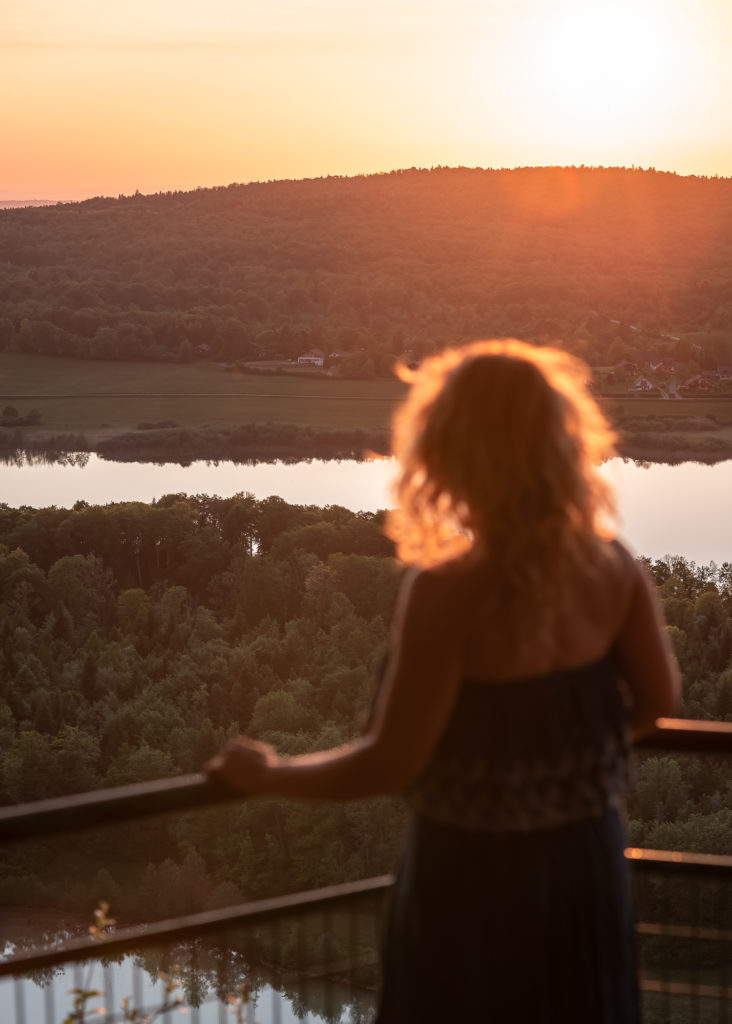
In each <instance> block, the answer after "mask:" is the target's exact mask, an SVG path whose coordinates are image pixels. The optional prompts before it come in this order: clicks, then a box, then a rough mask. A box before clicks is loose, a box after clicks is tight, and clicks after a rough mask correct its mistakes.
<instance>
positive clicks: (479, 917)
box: [377, 659, 640, 1024]
mask: <svg viewBox="0 0 732 1024" xmlns="http://www.w3.org/2000/svg"><path fill="white" fill-rule="evenodd" d="M627 765H628V747H627V728H626V710H625V706H624V701H623V697H622V694H621V691H620V688H619V685H618V678H617V674H616V672H615V669H614V667H613V665H612V662H611V661H610V659H603V660H602V661H599V662H597V663H594V664H592V665H589V666H586V667H583V668H579V669H573V670H570V671H562V672H556V673H552V674H550V675H546V676H542V677H538V678H531V679H523V680H520V681H511V682H505V683H493V682H491V683H486V682H477V681H476V682H471V681H466V682H465V683H464V684H463V686H462V689H461V692H460V695H459V697H458V701H457V704H456V707H455V710H454V712H453V715H452V717H451V719H450V722H449V723H448V726H447V728H446V731H445V733H444V735H443V737H442V739H441V741H440V743H439V744H438V748H437V750H436V752H435V754H434V756H433V758H432V760H431V762H430V764H429V765H428V767H427V769H426V771H425V773H424V774H423V776H422V778H421V779H420V780H419V782H418V783H417V784H416V785H415V787H414V788H413V790H412V792H411V793H410V794H409V795H408V796H409V799H410V802H411V804H412V806H413V810H414V816H413V821H412V825H411V830H410V833H409V836H408V840H407V845H406V848H405V851H404V854H403V857H402V862H401V866H400V868H399V872H398V876H397V883H396V886H395V889H394V893H393V897H392V903H391V908H390V914H389V918H388V923H387V931H386V940H385V949H384V956H383V979H382V995H381V1003H380V1008H379V1013H378V1017H377V1022H378V1024H396V1022H399V1024H411V1022H414V1024H417V1022H419V1024H431V1022H438V1021H439V1022H459V1024H463V1022H473V1021H475V1022H483V1021H485V1022H493V1021H495V1022H502V1024H503V1022H505V1024H509V1022H510V1024H637V1022H638V1021H639V1019H640V1016H639V1009H638V992H637V979H636V962H635V952H634V935H633V915H632V907H631V898H630V887H629V879H628V872H627V868H626V863H625V859H624V856H623V849H624V845H625V841H624V832H623V826H622V820H621V812H622V801H623V795H624V792H625V788H626V783H627Z"/></svg>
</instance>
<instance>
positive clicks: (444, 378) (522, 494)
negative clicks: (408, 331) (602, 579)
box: [386, 339, 615, 601]
mask: <svg viewBox="0 0 732 1024" xmlns="http://www.w3.org/2000/svg"><path fill="white" fill-rule="evenodd" d="M398 372H399V376H400V377H402V379H404V380H407V381H409V382H411V385H412V387H411V389H410V391H409V394H408V396H407V398H406V399H405V401H404V402H403V403H402V405H401V406H400V407H399V409H398V410H397V412H396V414H395V416H394V421H393V431H392V445H393V454H394V456H395V457H396V459H397V461H398V463H399V465H400V471H399V475H398V477H397V480H396V483H395V497H396V499H397V504H398V507H397V508H396V509H395V510H394V511H393V512H391V513H389V515H388V517H387V525H386V532H387V534H388V536H389V537H391V538H392V540H394V541H395V542H396V545H397V553H398V555H399V557H400V558H401V559H402V560H403V561H405V562H406V563H408V564H411V565H419V566H422V567H429V566H434V565H437V564H440V563H442V562H446V561H450V560H453V559H455V558H457V557H459V556H461V555H464V554H467V553H469V552H470V553H473V554H475V555H477V556H479V557H480V559H481V560H483V561H486V562H487V564H490V567H491V571H496V570H497V571H498V574H499V578H500V579H501V582H502V585H503V586H504V588H506V587H507V588H508V593H509V595H510V593H511V592H513V593H514V596H515V597H516V599H517V600H518V599H521V600H524V601H525V600H526V599H527V596H529V595H532V594H533V596H534V597H535V598H536V600H537V601H539V600H541V599H542V596H544V597H547V596H548V593H544V594H542V592H543V591H547V592H548V590H550V589H551V587H550V586H549V583H550V580H551V578H552V577H555V576H556V574H557V572H560V573H561V567H562V565H565V564H566V565H568V564H569V563H577V562H583V563H587V561H588V559H589V561H590V563H592V562H593V561H597V553H598V552H599V551H600V549H601V547H605V545H602V546H601V545H600V544H599V541H600V539H601V538H606V537H608V536H610V535H611V531H610V529H609V525H610V523H611V522H612V520H613V517H614V513H615V506H614V497H613V493H612V491H611V489H610V487H609V486H608V485H607V483H606V482H605V480H604V479H603V478H602V476H601V475H600V474H599V472H598V464H599V463H600V462H601V461H602V460H603V459H606V458H609V457H610V456H612V455H613V454H614V447H613V444H614V440H615V436H614V433H613V431H612V430H611V428H610V426H609V425H608V422H607V420H606V419H605V416H604V415H603V413H602V412H601V410H600V409H599V407H598V405H597V403H596V402H595V400H594V399H593V398H592V397H591V395H590V394H589V392H588V388H587V381H588V379H589V375H590V374H589V370H588V368H587V367H586V366H585V365H584V364H583V363H582V362H580V361H579V360H578V359H575V358H574V357H572V356H570V355H568V354H567V353H565V352H562V351H560V350H559V349H555V348H540V347H535V346H533V345H528V344H526V343H524V342H521V341H516V340H513V339H508V340H501V341H476V342H473V343H472V344H469V345H464V346H462V347H460V348H451V349H450V348H449V349H446V350H445V351H444V352H442V353H441V354H439V355H436V356H432V357H430V358H428V359H425V360H424V362H423V363H422V364H421V366H420V367H419V369H417V370H416V371H409V370H407V369H406V368H404V367H401V368H400V369H399V371H398Z"/></svg>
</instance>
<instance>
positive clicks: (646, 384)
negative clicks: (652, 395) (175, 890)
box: [628, 377, 654, 391]
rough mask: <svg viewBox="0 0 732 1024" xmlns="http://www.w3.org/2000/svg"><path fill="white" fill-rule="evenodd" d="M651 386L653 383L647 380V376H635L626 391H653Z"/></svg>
mask: <svg viewBox="0 0 732 1024" xmlns="http://www.w3.org/2000/svg"><path fill="white" fill-rule="evenodd" d="M653 387H654V385H653V384H652V383H651V382H650V381H649V379H648V377H637V378H636V380H635V381H634V382H633V383H632V384H631V386H630V387H629V388H628V391H653Z"/></svg>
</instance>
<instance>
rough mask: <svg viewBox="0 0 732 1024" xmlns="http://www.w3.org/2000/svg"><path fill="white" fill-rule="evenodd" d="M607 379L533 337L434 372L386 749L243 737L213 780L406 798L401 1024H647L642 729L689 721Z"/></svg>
mask: <svg viewBox="0 0 732 1024" xmlns="http://www.w3.org/2000/svg"><path fill="white" fill-rule="evenodd" d="M585 373H586V371H585V370H584V368H583V367H582V366H581V364H579V363H578V362H577V361H576V360H574V359H572V358H571V357H569V356H567V355H565V354H563V353H561V352H559V351H557V350H554V349H548V348H543V349H542V348H533V347H531V346H528V345H525V344H522V343H521V342H518V341H490V342H476V343H474V344H471V345H467V346H465V347H463V348H459V349H452V350H447V351H445V352H444V353H443V354H441V355H439V356H436V357H434V358H431V359H428V360H425V362H424V363H423V364H422V366H421V367H420V369H419V370H418V371H417V372H416V373H414V374H413V375H411V377H410V379H411V380H412V388H411V391H410V393H409V396H408V398H407V399H406V401H405V402H404V404H403V406H402V407H401V409H400V410H399V412H398V413H397V416H396V419H395V424H394V454H395V456H396V457H397V459H398V461H399V463H400V466H401V471H400V476H399V479H398V482H397V487H396V493H397V497H398V508H397V510H396V511H395V512H394V513H393V514H392V515H391V516H390V518H389V520H388V526H387V532H388V533H389V535H390V536H391V537H392V538H393V539H394V540H395V541H396V544H397V549H398V552H399V554H400V556H401V557H402V559H403V560H404V561H405V562H407V563H408V564H409V565H411V566H412V567H413V571H412V572H410V573H409V574H408V575H407V576H406V578H405V581H404V584H403V586H402V590H401V593H400V596H399V600H398V603H397V609H396V613H395V617H394V628H393V643H392V648H391V653H390V657H389V660H388V665H387V669H386V674H385V678H384V680H383V684H382V687H381V690H380V692H379V695H378V698H377V702H376V706H375V709H374V714H373V716H372V720H371V722H370V724H369V727H368V729H367V731H366V733H365V735H363V736H361V737H360V738H359V739H357V740H355V741H353V742H352V743H349V744H346V745H345V746H343V747H339V748H337V749H334V750H328V751H324V752H322V753H315V754H307V755H302V756H299V757H292V758H280V757H278V756H277V755H276V754H275V752H274V751H273V750H272V749H271V748H270V747H268V746H267V745H265V744H262V743H257V742H255V741H252V740H249V739H247V738H245V737H240V738H239V739H237V740H234V741H233V742H231V743H230V744H228V746H227V747H226V749H225V750H224V752H223V753H222V755H220V756H219V757H218V758H216V759H214V761H213V762H212V763H211V765H210V766H209V770H210V771H212V772H213V773H214V774H215V775H217V776H218V777H220V778H222V779H224V780H226V781H227V782H228V783H230V784H231V785H233V786H235V787H237V788H238V789H240V790H241V791H242V792H243V793H247V794H257V793H268V794H276V795H278V796H287V797H299V798H304V799H326V798H353V797H364V796H369V795H372V794H378V793H388V792H395V791H401V792H404V793H405V794H406V795H407V798H408V799H409V801H410V802H411V804H412V807H413V809H414V815H413V821H412V826H411V830H410V834H409V838H408V841H407V846H406V849H405V852H404V855H403V858H402V863H401V867H400V870H399V875H398V879H397V884H396V887H395V891H394V896H393V900H392V907H391V912H390V918H389V925H388V930H387V931H388V934H387V942H386V950H385V955H384V971H383V991H382V997H381V1006H380V1010H379V1016H378V1021H379V1022H380V1024H389V1022H393V1021H394V1022H396V1021H399V1022H410V1021H414V1022H417V1021H419V1022H421V1024H424V1022H429V1021H438V1020H439V1021H443V1020H444V1021H483V1020H485V1021H494V1020H495V1021H512V1022H514V1024H515V1022H524V1021H525V1022H527V1024H528V1022H531V1024H541V1022H552V1024H553V1022H560V1021H561V1022H562V1024H567V1022H578V1024H579V1022H582V1024H630V1022H634V1021H637V1020H638V1019H639V1018H638V1002H637V991H636V978H635V962H634V955H633V934H632V928H633V926H632V915H631V909H630V898H629V891H628V879H627V874H626V868H625V862H624V857H623V846H624V841H623V832H622V827H621V824H620V817H619V813H620V811H621V805H622V799H623V793H624V788H625V783H626V774H627V733H628V731H629V729H630V731H632V733H633V735H634V736H635V737H638V736H642V735H644V734H646V733H648V732H649V731H650V730H652V729H653V727H654V722H655V720H656V718H657V717H660V716H664V715H670V714H672V713H673V711H674V709H675V707H676V703H677V700H678V694H679V678H678V673H677V669H676V666H675V663H674V661H673V658H672V657H671V654H670V652H669V648H668V646H667V643H666V641H665V637H664V631H663V623H662V619H661V616H660V613H659V610H658V607H657V604H656V601H655V599H654V596H653V593H652V590H651V587H650V585H649V583H648V581H647V580H646V578H645V576H644V574H643V573H642V572H641V570H640V568H639V566H638V565H637V563H636V562H635V560H634V559H633V558H632V557H631V555H630V554H629V553H628V552H627V551H626V549H625V548H624V547H622V546H621V545H620V544H619V543H618V542H617V541H615V540H613V539H612V534H611V531H610V529H609V525H608V520H609V518H610V516H611V514H612V511H613V509H612V496H611V494H610V491H609V489H608V487H607V484H606V483H605V482H604V480H603V478H602V477H601V476H600V474H599V473H598V470H597V465H598V463H599V462H600V461H601V459H602V458H603V457H607V456H608V455H609V454H611V452H612V436H611V433H610V431H609V429H608V426H607V423H606V421H605V420H604V417H603V415H602V413H601V412H600V410H599V409H598V407H597V405H596V404H595V402H594V401H593V400H592V398H591V397H590V396H589V394H588V393H587V391H586V388H585V384H584V381H583V375H584V374H585ZM628 727H629V729H628Z"/></svg>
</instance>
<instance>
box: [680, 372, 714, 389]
mask: <svg viewBox="0 0 732 1024" xmlns="http://www.w3.org/2000/svg"><path fill="white" fill-rule="evenodd" d="M679 390H680V391H714V381H713V380H712V378H711V377H706V376H705V375H704V374H702V373H697V374H695V375H694V376H693V377H689V379H688V380H685V381H684V383H683V384H680V385H679Z"/></svg>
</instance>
